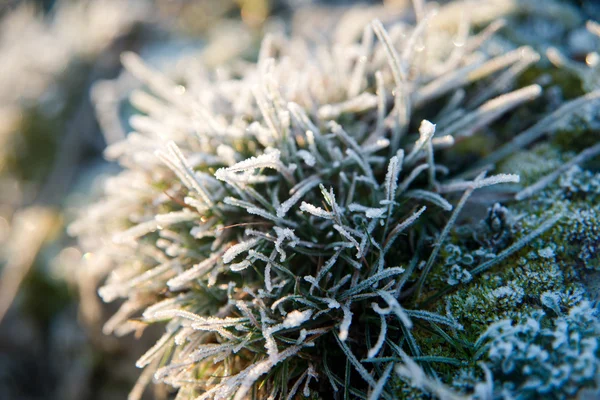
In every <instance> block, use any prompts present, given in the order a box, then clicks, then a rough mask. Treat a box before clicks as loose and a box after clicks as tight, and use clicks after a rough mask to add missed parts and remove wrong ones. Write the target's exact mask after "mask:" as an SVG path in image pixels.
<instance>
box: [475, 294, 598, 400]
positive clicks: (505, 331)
mask: <svg viewBox="0 0 600 400" xmlns="http://www.w3.org/2000/svg"><path fill="white" fill-rule="evenodd" d="M542 302H543V303H545V304H547V305H548V306H549V310H550V312H553V311H552V309H555V310H556V311H558V312H559V313H560V300H559V298H558V296H556V294H554V293H549V292H548V293H546V294H545V295H544V296H543V298H542ZM596 314H597V310H596V309H595V308H594V307H593V306H592V305H591V304H590V303H589V302H587V301H583V302H581V303H580V304H578V305H577V306H574V307H572V308H571V309H570V310H569V311H568V314H564V315H563V314H560V315H559V316H558V317H556V318H551V317H548V316H547V315H545V314H544V312H543V311H541V310H539V311H538V312H536V313H533V314H532V316H531V317H529V318H527V319H526V320H524V321H522V322H520V323H514V322H513V321H511V320H503V321H499V322H497V323H494V324H492V325H491V326H490V327H489V328H488V330H487V331H486V332H485V334H484V335H482V337H481V338H480V340H482V341H488V343H487V344H486V346H487V357H488V358H489V363H488V366H489V367H490V368H491V369H492V371H493V372H494V376H495V377H496V379H498V380H500V381H502V382H504V384H503V385H502V386H500V385H498V386H497V387H496V390H497V391H498V397H500V398H503V399H512V398H514V396H515V393H519V395H520V396H521V397H522V398H530V397H534V396H536V395H537V396H539V395H542V396H544V397H545V398H552V399H561V398H566V397H571V396H574V395H575V394H576V393H577V392H578V391H579V390H581V389H582V388H585V387H596V386H597V384H598V382H597V381H598V377H599V373H598V369H599V368H600V362H599V359H598V351H599V343H598V335H599V334H600V323H599V320H598V317H597V315H596Z"/></svg>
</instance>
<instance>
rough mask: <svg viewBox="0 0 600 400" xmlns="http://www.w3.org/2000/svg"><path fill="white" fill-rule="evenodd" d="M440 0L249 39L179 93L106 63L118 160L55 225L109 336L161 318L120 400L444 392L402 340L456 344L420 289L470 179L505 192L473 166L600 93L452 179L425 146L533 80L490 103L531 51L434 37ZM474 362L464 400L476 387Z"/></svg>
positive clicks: (444, 143) (428, 361) (441, 25)
mask: <svg viewBox="0 0 600 400" xmlns="http://www.w3.org/2000/svg"><path fill="white" fill-rule="evenodd" d="M491 3H494V4H495V5H496V6H497V4H496V3H498V2H491ZM494 4H491V5H494ZM455 6H456V3H453V4H451V5H449V6H448V7H441V8H439V9H436V8H435V7H423V5H422V4H421V3H420V2H416V7H415V13H414V14H415V15H416V24H414V23H411V22H406V21H401V22H399V23H398V24H396V25H393V26H391V27H389V28H388V29H385V28H384V26H383V24H382V23H381V22H379V21H374V22H373V23H371V24H370V25H368V26H366V27H365V28H364V31H363V35H362V37H361V38H359V39H357V40H355V41H349V40H345V41H344V42H343V43H328V42H322V43H306V42H305V41H303V40H298V39H295V38H292V39H286V38H284V37H280V36H267V37H266V38H265V40H264V41H263V43H262V46H261V49H260V53H259V55H258V61H257V62H256V63H247V62H241V61H240V62H236V63H231V65H228V66H225V67H223V68H221V69H219V70H218V71H217V72H215V73H212V72H208V71H201V70H199V71H193V72H190V74H189V76H188V77H187V78H186V79H185V81H184V82H178V83H175V82H172V81H171V80H170V79H169V78H168V77H167V76H164V75H162V74H160V73H158V72H156V71H154V70H152V69H151V68H149V67H148V66H146V65H145V64H144V63H143V62H142V61H141V60H140V59H139V58H138V57H137V56H135V55H134V54H125V55H124V56H123V63H124V65H125V67H126V68H128V69H129V70H130V71H131V72H132V73H133V74H134V75H135V76H136V77H137V78H138V79H140V80H141V81H142V82H143V83H144V84H145V85H146V89H147V90H146V91H142V90H140V91H136V92H134V93H133V94H132V96H131V103H132V104H133V105H134V106H135V107H136V108H137V109H138V110H139V111H140V114H139V115H135V116H134V117H133V118H132V119H131V121H130V123H131V126H132V127H133V129H134V132H132V133H130V134H129V135H128V136H127V138H126V139H125V140H124V141H122V142H118V143H116V144H113V145H111V146H110V147H109V148H108V150H107V156H108V157H109V158H112V159H117V160H118V161H119V162H120V163H121V165H122V166H123V168H124V170H123V172H121V173H120V174H119V175H118V176H116V177H113V178H111V179H109V180H108V181H107V183H106V187H105V192H106V196H105V197H104V199H103V200H101V201H99V202H97V203H96V204H93V205H92V206H90V207H89V208H88V209H87V210H85V212H84V213H83V214H82V216H81V218H80V219H79V220H78V221H77V222H76V223H74V224H73V225H72V226H71V231H72V232H73V233H74V234H77V235H78V236H79V238H80V241H81V245H82V246H83V247H84V248H85V249H86V250H87V251H88V253H87V254H86V262H87V265H86V267H87V268H96V269H98V270H99V271H100V272H99V273H102V272H104V273H106V274H107V275H108V278H107V279H106V282H105V284H104V286H103V287H101V288H100V291H99V293H100V295H101V297H102V298H103V299H104V300H105V301H107V302H110V301H114V300H117V299H125V300H124V302H123V304H122V306H121V308H120V310H119V311H118V312H117V313H116V314H115V315H114V316H113V317H112V318H111V319H110V320H109V321H108V322H107V324H106V325H105V328H104V330H105V332H106V333H116V334H118V335H125V334H127V333H130V332H134V331H136V332H140V331H141V330H143V329H144V328H145V327H146V326H148V325H151V324H156V323H164V324H165V333H164V335H163V336H162V338H161V339H160V340H159V341H158V342H157V343H156V345H154V346H153V347H152V348H151V349H149V350H148V351H147V353H146V354H144V355H143V356H142V357H141V358H140V359H139V360H138V362H137V366H138V367H140V368H144V369H145V370H144V372H143V373H142V375H141V377H140V380H139V382H138V384H137V385H136V387H135V388H134V389H133V391H132V395H131V398H139V396H140V395H141V392H142V391H143V388H144V386H145V385H146V384H147V383H148V382H150V381H151V380H154V381H157V382H163V383H167V384H169V385H171V386H172V387H174V388H177V389H178V393H177V396H178V398H179V399H187V398H198V399H209V398H215V399H228V398H232V397H233V398H235V399H238V400H239V399H244V398H247V397H250V396H259V397H261V398H289V399H291V398H294V396H296V395H297V394H299V393H302V394H303V395H304V396H310V395H311V394H313V395H315V396H317V395H321V396H323V397H327V396H328V393H329V394H331V393H332V392H336V393H339V395H340V396H341V395H344V396H346V397H348V396H353V397H358V398H367V397H368V398H371V399H377V398H380V397H383V398H391V397H394V395H395V393H396V390H397V388H398V386H399V385H405V386H406V385H411V386H413V387H415V388H417V389H418V390H420V391H422V392H424V393H430V394H432V395H434V396H438V397H441V398H448V399H451V398H459V397H460V396H459V395H458V394H457V393H455V392H454V391H453V390H451V389H450V388H449V387H447V386H445V385H444V384H443V383H442V382H441V379H440V377H439V376H438V374H437V373H436V369H435V368H434V365H435V363H436V362H446V361H447V360H441V359H437V358H435V357H433V358H431V357H428V355H426V354H423V351H422V349H421V343H420V337H419V332H421V334H422V332H423V328H424V329H425V331H433V332H435V334H436V335H438V336H440V337H441V338H444V339H445V340H446V339H447V340H449V341H452V338H451V335H455V334H456V333H457V332H460V331H461V330H462V326H461V325H460V324H458V323H457V322H456V320H455V319H454V318H453V317H452V315H451V314H449V313H448V314H447V315H446V314H443V313H433V312H431V311H429V310H428V309H427V308H423V307H419V306H420V305H421V304H427V301H424V302H423V303H422V300H424V299H425V298H426V296H429V295H433V297H435V296H436V295H439V294H440V293H430V292H431V291H432V290H433V291H435V288H434V289H432V288H431V287H430V285H429V283H430V277H431V272H432V270H433V269H434V266H436V265H438V263H439V258H440V257H439V256H440V251H441V250H442V249H443V248H444V245H445V241H446V239H447V238H448V236H449V235H450V233H451V231H452V229H453V227H454V224H455V223H456V221H457V219H458V217H459V214H460V213H461V211H462V210H463V209H464V208H465V207H466V206H467V205H468V204H469V201H470V198H471V195H472V194H473V192H474V191H484V190H486V189H485V188H488V187H491V186H494V187H495V186H496V185H499V184H505V183H512V184H515V183H518V182H519V177H518V176H517V175H513V174H496V175H490V176H487V173H488V172H489V171H490V170H491V169H492V168H493V167H492V166H491V164H493V163H495V162H497V161H498V160H501V159H503V158H504V157H506V156H507V155H509V154H511V153H512V152H513V151H514V150H515V149H519V148H521V147H524V146H527V145H529V144H531V143H532V142H534V141H536V140H537V139H539V138H540V137H541V135H542V134H543V133H544V132H545V131H546V130H547V129H549V127H551V126H552V124H553V123H554V122H556V121H557V120H560V119H562V118H564V117H565V116H568V115H570V114H572V113H573V112H575V111H576V110H577V109H578V106H579V105H580V104H587V103H589V102H593V101H596V100H597V99H598V98H599V97H600V93H596V92H593V93H591V94H590V95H587V96H584V97H582V98H579V99H576V100H573V101H572V102H570V103H566V104H565V105H563V106H562V107H561V108H560V109H558V110H557V111H556V112H555V113H553V114H551V115H549V116H548V117H547V118H545V119H542V120H541V121H539V122H538V123H536V124H535V125H533V126H531V127H529V128H527V129H526V130H524V131H523V132H522V133H520V134H517V135H516V136H515V137H514V138H513V140H512V141H511V142H509V143H508V144H506V145H505V146H503V147H501V148H500V149H499V150H498V151H497V152H493V153H491V154H489V155H488V156H487V157H486V158H483V159H481V160H479V161H478V162H477V163H476V164H475V165H473V166H471V168H469V169H466V170H463V171H460V174H455V173H454V171H453V172H452V173H450V171H451V170H450V168H448V167H447V166H445V165H441V164H440V163H436V161H435V160H436V158H437V156H438V155H439V154H440V153H444V152H452V151H453V146H454V144H455V142H458V141H461V140H465V139H466V138H469V137H471V136H474V135H477V134H478V133H479V132H480V131H481V128H483V127H489V126H491V125H493V123H494V122H495V121H497V120H498V119H499V118H500V117H501V116H503V115H504V114H506V113H508V112H510V111H511V110H513V109H515V108H516V107H519V106H521V105H522V104H523V103H526V102H528V101H530V100H532V99H535V98H536V97H538V96H539V94H540V91H541V89H540V86H538V85H536V84H534V85H531V86H527V87H524V88H520V89H516V90H514V91H512V92H509V93H504V91H505V90H506V88H507V87H508V85H507V83H512V82H513V81H514V80H515V78H516V77H517V76H518V75H519V74H520V72H522V71H523V69H524V68H526V66H528V65H530V64H531V63H532V62H534V61H535V60H536V58H537V55H536V53H535V52H534V51H533V50H532V49H531V48H529V47H526V46H525V47H522V48H516V49H513V50H512V51H510V52H508V53H501V54H495V53H494V51H493V48H492V49H490V48H488V46H486V43H487V42H488V41H489V40H490V38H491V37H492V36H493V34H494V32H495V31H496V30H498V29H499V28H500V27H501V24H500V23H493V24H491V25H489V26H488V27H486V28H484V29H482V30H481V31H480V32H479V33H478V34H476V35H471V34H470V27H469V23H468V20H467V19H465V18H462V19H459V20H458V22H457V23H455V24H454V26H453V28H452V27H451V28H449V27H448V21H449V18H450V17H451V16H452V15H455ZM463 6H464V4H463ZM482 10H486V9H485V8H482ZM491 10H492V11H493V10H494V7H491ZM436 13H437V14H436ZM452 13H454V14H452ZM482 13H483V11H482ZM493 17H494V15H493V16H492V18H493ZM484 19H485V18H484ZM453 29H456V30H455V31H453ZM449 31H450V33H449ZM440 38H445V39H446V40H447V42H446V45H445V46H442V45H440V43H439V42H440ZM346 39H347V38H346ZM432 42H433V43H434V44H435V47H433V45H432V47H433V48H434V49H435V51H429V49H430V47H429V46H428V45H429V44H431V43H432ZM474 81H481V82H485V83H486V84H484V85H481V86H479V87H477V88H474V87H473V85H471V84H472V83H473V82H474ZM432 102H439V104H440V106H441V107H440V108H437V107H429V105H430V104H431V103H432ZM423 118H427V119H423ZM431 121H434V122H435V124H434V123H432V122H431ZM586 154H587V153H586ZM525 190H527V189H525ZM536 190H539V188H538V187H534V188H533V189H530V191H533V192H535V191H536ZM528 193H529V192H526V194H528ZM501 214H502V209H501V208H497V209H496V210H495V212H494V214H493V216H494V218H496V219H494V220H493V221H491V222H490V223H491V224H492V225H491V226H497V225H498V224H500V225H501V224H502V223H503V220H502V218H501V217H500V215H501ZM559 217H560V215H555V216H552V217H551V218H550V219H548V220H546V221H541V222H540V224H539V226H538V227H536V228H535V229H533V230H532V231H531V232H528V233H527V234H526V235H524V236H523V237H521V238H519V240H517V241H515V242H514V243H511V244H510V245H506V246H504V248H503V249H501V251H499V252H498V254H495V255H494V256H493V257H481V262H479V263H477V264H474V265H472V266H470V267H469V270H468V271H466V270H462V269H461V270H460V271H458V269H457V268H454V267H449V268H448V269H447V270H446V271H445V276H447V275H448V273H449V274H450V279H451V281H448V283H449V284H450V286H456V285H458V284H467V283H469V282H471V281H473V280H476V279H477V277H478V275H480V274H482V273H484V272H486V271H488V270H490V268H492V267H494V266H496V265H498V264H499V263H501V262H502V261H503V260H505V259H506V258H507V257H509V256H510V255H512V254H514V253H515V252H517V251H519V250H520V249H522V248H523V247H524V246H526V245H527V243H529V242H530V241H531V240H532V239H534V238H536V237H537V236H539V235H541V234H542V233H544V232H545V231H547V230H548V229H549V228H550V227H551V226H552V225H553V224H554V223H555V222H556V221H557V220H558V218H559ZM494 224H495V225H494ZM428 244H432V246H429V245H428ZM459 268H460V267H459ZM442 294H443V293H442ZM505 294H506V293H501V291H500V290H499V291H498V293H497V297H498V298H507V296H505ZM507 301H508V300H507ZM452 362H456V361H452ZM457 362H458V363H459V364H460V362H461V361H457ZM482 370H483V373H484V375H485V380H484V381H482V382H481V383H480V384H478V385H475V388H474V392H475V393H476V394H477V395H478V396H479V397H480V398H484V397H486V396H487V397H490V396H492V394H491V393H493V391H492V390H491V389H490V386H491V382H492V378H491V375H490V374H489V370H488V369H487V367H485V366H484V367H482ZM354 377H358V378H359V379H353V378H354ZM351 378H352V385H349V382H351Z"/></svg>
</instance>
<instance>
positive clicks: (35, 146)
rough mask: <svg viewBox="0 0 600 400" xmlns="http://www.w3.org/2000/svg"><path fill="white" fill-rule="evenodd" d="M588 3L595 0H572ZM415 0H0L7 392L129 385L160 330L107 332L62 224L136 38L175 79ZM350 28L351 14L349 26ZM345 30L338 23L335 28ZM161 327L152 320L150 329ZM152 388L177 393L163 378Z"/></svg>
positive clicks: (114, 129)
mask: <svg viewBox="0 0 600 400" xmlns="http://www.w3.org/2000/svg"><path fill="white" fill-rule="evenodd" d="M573 3H574V4H576V5H577V6H578V7H580V9H581V10H582V12H583V13H585V14H587V15H588V16H591V17H594V15H595V16H597V15H599V14H598V2H596V1H583V0H580V1H574V2H573ZM409 4H410V3H409V0H387V1H370V2H369V1H362V2H355V1H352V0H329V1H326V0H322V1H316V0H312V1H311V0H96V1H93V0H37V1H26V0H0V399H24V400H26V399H65V400H69V399H124V398H127V394H128V393H129V391H130V390H131V388H132V386H133V385H134V383H135V381H136V379H137V377H138V375H139V370H136V368H135V366H134V364H135V360H136V359H137V358H138V357H139V356H140V355H141V354H142V353H143V352H144V349H146V348H147V347H148V343H153V342H154V339H155V338H156V336H154V337H153V332H148V333H147V334H145V335H144V337H143V338H141V339H138V338H134V337H126V338H118V339H117V338H115V337H113V336H106V335H103V334H102V326H103V324H104V323H105V322H106V320H107V318H108V316H110V315H111V314H112V313H114V312H115V311H116V306H115V305H104V304H102V303H101V302H100V301H99V299H98V297H97V295H96V287H97V285H98V282H99V280H100V279H101V277H99V276H95V275H94V271H89V270H85V269H82V268H80V261H81V260H82V258H85V257H89V255H87V254H82V253H81V252H80V251H79V250H78V249H77V247H76V246H75V241H74V239H72V238H70V237H69V235H68V234H67V226H68V224H69V222H71V221H72V220H73V218H74V216H75V212H76V211H75V210H77V208H78V207H80V206H81V205H84V204H86V203H88V202H91V201H93V199H95V198H97V197H98V196H99V195H100V193H99V189H98V185H97V183H98V182H99V181H101V180H102V179H103V177H106V176H109V175H111V174H113V173H115V172H116V171H118V166H117V165H114V164H111V163H108V162H106V161H104V160H103V158H102V151H103V149H104V148H105V147H106V145H107V144H110V143H114V142H116V141H118V140H120V139H122V138H124V137H125V135H126V133H127V132H128V131H129V129H130V128H129V126H128V122H127V121H128V117H129V116H130V115H131V114H132V113H133V108H132V107H131V105H130V104H129V102H128V100H127V98H128V95H129V94H130V92H131V91H132V90H134V89H135V88H136V87H137V85H138V83H137V82H136V81H135V80H134V79H133V78H132V77H131V76H129V74H127V73H126V72H123V71H122V68H121V63H120V58H119V57H120V54H121V53H122V52H124V51H134V52H136V53H138V54H140V56H141V57H142V58H143V59H144V60H145V61H146V62H147V63H148V64H149V65H151V66H153V67H154V68H156V69H158V70H160V71H162V72H163V73H165V74H167V75H168V76H169V77H170V78H171V79H173V80H175V81H178V80H184V79H185V74H186V73H189V71H193V68H216V67H217V66H218V65H220V64H222V63H226V62H228V61H229V60H232V59H237V58H242V59H246V60H253V59H255V58H256V56H257V52H258V48H259V44H260V39H261V37H262V36H263V34H264V33H265V32H266V31H284V32H286V33H290V34H291V33H293V34H300V35H305V36H312V37H313V38H314V37H315V36H319V35H325V34H326V33H327V31H328V30H332V27H333V26H335V25H336V24H343V22H344V16H345V15H347V13H348V9H347V7H348V6H349V5H353V6H354V7H356V9H354V11H353V12H354V13H355V14H356V13H357V12H358V13H362V14H364V15H363V16H362V18H363V19H364V22H365V23H367V22H368V21H370V20H371V19H373V18H375V17H378V18H381V19H386V18H387V19H393V18H396V17H397V16H398V15H400V14H401V13H402V12H403V10H406V9H407V7H409ZM347 28H348V29H350V28H354V29H355V28H356V27H347ZM338 32H339V29H338ZM154 334H156V332H154ZM145 398H157V399H160V398H169V392H168V390H167V388H161V387H155V388H153V389H151V390H149V391H148V393H146V394H145Z"/></svg>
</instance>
